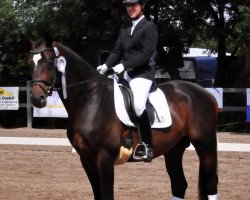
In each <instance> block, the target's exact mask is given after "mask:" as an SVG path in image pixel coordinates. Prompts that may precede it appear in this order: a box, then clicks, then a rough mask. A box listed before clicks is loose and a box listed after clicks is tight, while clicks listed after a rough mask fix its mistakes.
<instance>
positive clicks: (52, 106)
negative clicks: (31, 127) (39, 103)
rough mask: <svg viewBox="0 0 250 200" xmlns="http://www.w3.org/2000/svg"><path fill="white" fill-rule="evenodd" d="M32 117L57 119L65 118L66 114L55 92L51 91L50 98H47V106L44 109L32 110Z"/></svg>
mask: <svg viewBox="0 0 250 200" xmlns="http://www.w3.org/2000/svg"><path fill="white" fill-rule="evenodd" d="M33 117H59V118H67V117H68V113H67V111H66V110H65V108H64V105H63V103H62V101H61V99H60V97H59V95H58V93H57V92H56V91H53V93H52V96H50V97H48V98H47V105H46V107H44V108H35V107H34V109H33Z"/></svg>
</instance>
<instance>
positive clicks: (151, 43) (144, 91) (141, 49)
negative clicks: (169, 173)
mask: <svg viewBox="0 0 250 200" xmlns="http://www.w3.org/2000/svg"><path fill="white" fill-rule="evenodd" d="M123 4H124V5H125V6H126V10H127V13H128V15H129V17H130V19H131V20H130V21H129V22H127V23H125V24H124V25H123V26H122V27H121V29H120V32H119V37H118V39H117V41H116V45H115V48H114V50H113V51H112V52H111V53H110V55H109V57H108V58H107V60H106V62H105V64H103V65H100V66H98V67H97V71H98V72H99V73H101V74H104V73H105V72H106V71H107V69H108V68H113V70H114V72H116V73H118V74H120V73H122V72H124V71H125V72H126V73H125V74H126V76H124V77H125V78H126V79H127V81H128V83H129V85H130V87H131V90H132V93H133V97H134V109H135V113H136V115H137V124H138V128H139V130H140V133H141V139H142V141H143V142H144V143H145V144H146V146H147V148H146V149H147V151H146V152H144V155H143V160H144V161H146V162H151V160H152V158H153V157H154V153H153V141H152V131H151V125H150V121H149V117H148V114H147V111H146V101H147V98H148V94H149V92H150V90H152V88H153V87H155V86H154V84H153V83H154V82H153V81H154V75H155V57H156V45H157V41H158V29H157V27H156V25H155V24H154V23H153V22H150V21H148V20H147V19H146V18H145V16H144V14H143V9H144V6H145V0H123Z"/></svg>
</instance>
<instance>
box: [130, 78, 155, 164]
mask: <svg viewBox="0 0 250 200" xmlns="http://www.w3.org/2000/svg"><path fill="white" fill-rule="evenodd" d="M129 85H130V87H131V90H132V92H133V97H134V107H135V113H136V115H137V117H138V127H139V130H140V131H141V132H140V133H141V139H142V141H143V142H144V143H145V144H146V145H147V147H148V148H147V152H146V155H145V156H144V160H145V161H151V160H152V158H153V156H154V155H153V142H152V131H151V125H150V120H149V117H148V114H147V111H146V102H147V99H148V94H149V91H150V88H151V85H152V81H150V80H148V79H144V78H135V79H132V80H130V81H129Z"/></svg>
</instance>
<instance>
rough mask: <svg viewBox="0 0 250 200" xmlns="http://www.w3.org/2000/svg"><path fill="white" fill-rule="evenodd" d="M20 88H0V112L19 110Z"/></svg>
mask: <svg viewBox="0 0 250 200" xmlns="http://www.w3.org/2000/svg"><path fill="white" fill-rule="evenodd" d="M18 95H19V87H0V110H18V109H19V96H18Z"/></svg>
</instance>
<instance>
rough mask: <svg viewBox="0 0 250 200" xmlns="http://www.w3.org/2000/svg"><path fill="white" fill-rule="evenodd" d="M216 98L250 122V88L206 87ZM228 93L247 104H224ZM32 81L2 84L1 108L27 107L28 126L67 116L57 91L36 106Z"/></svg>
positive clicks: (220, 106)
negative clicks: (36, 119) (37, 119)
mask: <svg viewBox="0 0 250 200" xmlns="http://www.w3.org/2000/svg"><path fill="white" fill-rule="evenodd" d="M206 89H207V90H208V91H209V92H210V93H211V94H213V96H214V97H215V98H216V100H217V102H218V105H219V110H220V112H245V113H246V122H250V88H206ZM21 92H24V93H25V94H26V102H19V95H20V93H21ZM226 93H231V94H240V95H241V96H242V95H243V97H244V98H245V102H246V105H234V106H227V105H224V104H225V103H224V102H225V101H224V96H225V94H226ZM30 94H31V81H27V85H26V87H1V86H0V110H13V112H15V110H18V109H20V108H26V109H27V127H30V128H31V127H32V119H33V117H54V118H67V117H68V114H67V112H66V110H65V108H64V106H63V104H62V101H61V99H60V98H59V96H58V94H57V92H53V94H52V96H51V97H48V101H47V102H48V103H47V106H46V107H45V108H41V109H39V108H35V107H33V105H32V103H31V98H30Z"/></svg>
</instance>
